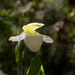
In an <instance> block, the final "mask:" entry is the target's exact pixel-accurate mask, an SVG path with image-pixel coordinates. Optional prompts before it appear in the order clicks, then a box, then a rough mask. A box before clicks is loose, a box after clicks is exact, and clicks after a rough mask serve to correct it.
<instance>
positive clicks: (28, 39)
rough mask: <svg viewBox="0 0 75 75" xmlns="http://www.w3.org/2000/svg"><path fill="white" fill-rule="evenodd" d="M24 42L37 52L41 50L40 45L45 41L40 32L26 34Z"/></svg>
mask: <svg viewBox="0 0 75 75" xmlns="http://www.w3.org/2000/svg"><path fill="white" fill-rule="evenodd" d="M24 42H25V44H26V46H27V47H28V48H29V49H30V50H31V51H32V52H37V51H38V50H40V47H41V45H42V43H43V37H42V35H41V34H39V33H38V35H29V34H26V36H25V39H24Z"/></svg>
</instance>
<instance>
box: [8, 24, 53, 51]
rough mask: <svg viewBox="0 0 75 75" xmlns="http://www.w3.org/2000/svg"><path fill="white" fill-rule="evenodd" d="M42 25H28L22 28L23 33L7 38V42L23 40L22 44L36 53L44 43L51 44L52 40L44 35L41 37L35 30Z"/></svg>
mask: <svg viewBox="0 0 75 75" xmlns="http://www.w3.org/2000/svg"><path fill="white" fill-rule="evenodd" d="M43 25H44V24H42V23H30V24H28V25H24V26H23V30H24V31H23V32H22V33H21V34H19V35H17V36H13V37H10V38H9V41H21V40H23V39H24V43H25V44H26V46H27V47H28V48H29V49H30V50H31V51H33V52H37V51H38V50H40V47H41V45H42V43H43V41H44V42H46V43H52V42H53V40H52V39H51V38H50V37H49V36H46V35H42V34H40V33H38V32H36V31H35V30H36V29H38V28H40V27H42V26H43Z"/></svg>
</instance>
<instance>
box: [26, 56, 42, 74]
mask: <svg viewBox="0 0 75 75" xmlns="http://www.w3.org/2000/svg"><path fill="white" fill-rule="evenodd" d="M40 68H41V60H40V57H39V56H36V57H35V58H34V59H33V61H32V62H31V65H30V67H29V69H28V71H27V74H26V75H38V73H39V72H40V73H41V71H40ZM40 75H41V74H40Z"/></svg>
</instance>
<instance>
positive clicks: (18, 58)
mask: <svg viewBox="0 0 75 75" xmlns="http://www.w3.org/2000/svg"><path fill="white" fill-rule="evenodd" d="M23 48H24V45H23V42H20V41H19V42H18V45H16V50H15V55H16V63H17V67H18V75H22V74H23V73H22V72H23V71H22V70H23V69H22V62H23V59H24V49H23Z"/></svg>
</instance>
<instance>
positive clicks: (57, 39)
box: [0, 0, 75, 75]
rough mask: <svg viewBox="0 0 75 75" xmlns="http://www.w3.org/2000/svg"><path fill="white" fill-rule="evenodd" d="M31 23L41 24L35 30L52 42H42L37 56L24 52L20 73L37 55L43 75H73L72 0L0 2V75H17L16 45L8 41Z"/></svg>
mask: <svg viewBox="0 0 75 75" xmlns="http://www.w3.org/2000/svg"><path fill="white" fill-rule="evenodd" d="M32 22H39V23H44V24H45V26H44V27H42V28H40V29H38V30H37V31H38V32H40V33H42V34H45V35H48V36H50V37H51V38H52V39H53V40H54V42H53V43H52V44H46V43H43V45H42V47H41V50H40V51H38V52H37V53H33V52H31V51H29V50H26V51H25V60H24V62H23V67H24V71H27V68H28V67H29V65H30V62H31V59H32V58H33V57H34V56H35V55H36V54H39V55H40V58H41V62H42V64H43V66H44V70H45V75H75V0H0V75H2V74H1V71H3V72H4V73H6V74H7V75H17V64H16V61H15V46H16V44H17V43H16V42H9V41H8V39H9V37H10V36H13V35H17V34H19V33H20V32H22V26H23V25H26V24H28V23H32Z"/></svg>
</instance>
